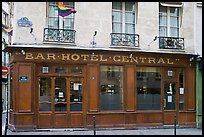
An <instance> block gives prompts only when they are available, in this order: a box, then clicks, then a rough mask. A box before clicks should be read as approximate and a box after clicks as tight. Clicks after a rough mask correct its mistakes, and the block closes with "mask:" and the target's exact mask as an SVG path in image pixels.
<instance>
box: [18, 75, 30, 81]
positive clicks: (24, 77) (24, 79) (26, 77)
mask: <svg viewBox="0 0 204 137" xmlns="http://www.w3.org/2000/svg"><path fill="white" fill-rule="evenodd" d="M19 82H28V76H27V75H20V76H19Z"/></svg>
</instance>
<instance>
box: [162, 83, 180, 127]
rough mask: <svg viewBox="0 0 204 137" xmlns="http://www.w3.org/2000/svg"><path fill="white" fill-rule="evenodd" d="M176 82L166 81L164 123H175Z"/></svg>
mask: <svg viewBox="0 0 204 137" xmlns="http://www.w3.org/2000/svg"><path fill="white" fill-rule="evenodd" d="M176 89H177V84H176V82H171V81H164V100H163V110H164V124H167V125H168V124H174V116H175V114H176V110H177V107H176V98H177V96H176V92H177V90H176Z"/></svg>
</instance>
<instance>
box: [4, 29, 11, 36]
mask: <svg viewBox="0 0 204 137" xmlns="http://www.w3.org/2000/svg"><path fill="white" fill-rule="evenodd" d="M4 30H5V31H6V32H7V33H8V34H9V35H11V36H12V35H13V27H9V28H7V29H4Z"/></svg>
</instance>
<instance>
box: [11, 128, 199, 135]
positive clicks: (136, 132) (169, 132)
mask: <svg viewBox="0 0 204 137" xmlns="http://www.w3.org/2000/svg"><path fill="white" fill-rule="evenodd" d="M95 134H96V135H174V129H163V128H162V129H135V130H126V129H103V130H99V129H98V130H96V132H95ZM8 135H94V131H93V130H87V129H77V130H75V129H53V130H50V131H48V130H44V131H43V130H41V131H39V130H37V131H32V132H28V131H24V132H23V131H21V132H11V131H10V130H9V131H8ZM176 135H202V129H197V128H183V129H177V130H176Z"/></svg>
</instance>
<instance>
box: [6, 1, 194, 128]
mask: <svg viewBox="0 0 204 137" xmlns="http://www.w3.org/2000/svg"><path fill="white" fill-rule="evenodd" d="M63 4H64V5H65V6H66V7H70V8H74V9H75V10H76V11H77V12H76V13H75V14H70V15H69V16H65V17H61V16H59V15H58V7H57V2H41V3H37V2H29V3H28V2H18V3H14V13H15V15H14V23H13V27H14V36H13V41H12V44H11V45H9V46H7V47H6V48H5V50H4V51H5V52H8V53H9V55H10V64H9V65H10V86H11V89H10V95H11V100H10V122H9V125H10V126H9V127H10V128H11V129H16V130H18V129H36V128H65V127H66V128H68V127H88V128H89V127H92V126H93V116H95V118H96V125H97V127H137V126H164V125H171V124H174V119H175V117H176V122H177V124H178V125H179V126H191V127H192V126H193V127H195V126H196V62H195V59H194V58H195V57H197V55H196V54H195V46H194V44H195V37H194V35H195V34H194V25H192V24H194V23H195V22H194V20H192V19H194V18H195V14H194V12H195V11H194V3H192V2H165V3H164V2H64V3H63ZM27 8H29V9H31V10H27ZM87 9H91V10H87ZM33 11H35V12H33Z"/></svg>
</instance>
